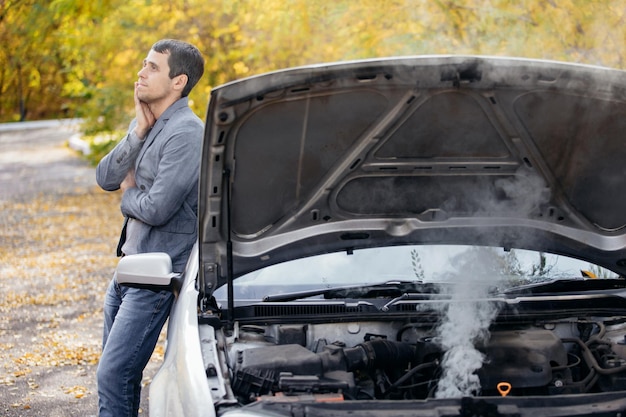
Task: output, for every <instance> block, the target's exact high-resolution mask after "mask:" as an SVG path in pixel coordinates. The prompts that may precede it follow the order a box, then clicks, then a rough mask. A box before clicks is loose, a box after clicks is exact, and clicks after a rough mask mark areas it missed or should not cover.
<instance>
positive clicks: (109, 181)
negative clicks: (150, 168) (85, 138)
mask: <svg viewBox="0 0 626 417" xmlns="http://www.w3.org/2000/svg"><path fill="white" fill-rule="evenodd" d="M135 124H136V122H135V121H134V120H133V122H132V123H131V124H130V127H129V129H128V134H127V135H126V136H125V137H124V138H123V139H122V140H121V141H120V143H118V144H117V145H116V146H115V148H113V150H112V151H111V152H109V153H108V154H107V155H106V156H105V157H104V158H102V159H101V160H100V162H99V163H98V166H97V167H96V182H97V183H98V185H99V186H100V187H101V188H102V189H103V190H105V191H115V190H119V188H120V184H121V183H122V181H124V178H125V177H126V174H127V173H128V171H130V169H131V168H132V167H133V166H134V164H135V160H136V159H137V155H138V154H139V151H140V150H141V147H142V146H143V140H140V139H139V138H138V137H137V135H135V134H134V133H133V131H134V128H135Z"/></svg>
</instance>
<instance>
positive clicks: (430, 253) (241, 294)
mask: <svg viewBox="0 0 626 417" xmlns="http://www.w3.org/2000/svg"><path fill="white" fill-rule="evenodd" d="M589 278H604V279H607V278H618V276H617V275H616V274H615V273H613V272H611V271H609V270H607V269H605V268H602V267H599V266H596V265H593V264H590V263H589V262H587V261H581V260H578V259H573V258H569V257H566V256H561V255H554V254H549V253H544V252H534V251H528V250H520V249H511V250H504V249H503V248H494V247H479V246H462V245H419V246H393V247H383V248H373V249H362V250H355V251H353V252H350V253H347V252H338V253H329V254H323V255H318V256H313V257H310V258H303V259H297V260H293V261H289V262H284V263H281V264H277V265H272V266H269V267H267V268H264V269H261V270H259V271H255V272H252V273H250V274H247V275H244V276H242V277H240V278H238V279H236V280H235V282H234V294H235V300H236V303H237V304H240V303H245V302H251V301H259V300H262V299H263V298H264V297H265V296H267V295H270V294H272V295H276V294H285V293H293V292H298V291H306V290H314V289H326V288H328V289H330V288H337V287H345V286H361V285H363V286H366V285H372V284H380V283H385V282H394V281H420V282H423V283H454V282H456V281H458V280H461V279H462V280H471V281H474V282H477V281H480V282H482V283H487V284H490V285H494V286H498V287H500V288H512V287H517V286H520V285H527V284H535V283H540V282H546V281H552V280H559V279H589ZM214 296H215V298H216V299H217V300H218V301H224V300H226V299H227V295H226V286H223V287H221V288H219V289H217V290H216V291H215V293H214Z"/></svg>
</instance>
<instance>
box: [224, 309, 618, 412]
mask: <svg viewBox="0 0 626 417" xmlns="http://www.w3.org/2000/svg"><path fill="white" fill-rule="evenodd" d="M489 333H490V336H489V338H488V339H487V340H486V341H485V342H482V343H478V344H477V346H476V349H477V350H478V351H480V352H481V353H482V355H483V365H482V367H481V368H480V369H478V370H477V372H476V374H477V376H478V377H479V379H480V392H475V393H473V394H474V396H493V395H496V396H498V395H511V396H522V395H524V396H526V395H539V396H541V395H544V396H545V395H557V394H574V393H588V392H604V391H617V390H623V389H626V341H625V335H626V318H622V317H618V318H609V319H596V320H594V321H587V320H579V319H577V318H571V319H560V320H558V321H551V322H536V323H525V324H514V325H504V324H494V325H493V326H492V328H491V329H490V331H489ZM224 344H225V346H226V352H227V358H226V359H225V361H227V362H228V369H229V372H228V378H227V379H229V380H230V387H231V388H232V393H233V394H234V395H235V396H236V398H237V401H238V402H239V403H240V404H242V403H243V404H245V403H249V402H251V401H255V400H258V399H259V398H264V397H266V396H275V395H285V396H297V395H304V394H307V395H309V394H315V395H327V396H340V397H341V398H342V399H345V400H371V399H390V400H414V399H426V398H434V397H435V396H436V393H437V386H438V381H439V380H440V378H441V376H442V373H443V370H442V366H441V364H442V357H443V355H444V353H445V352H444V351H443V349H442V347H441V345H440V343H438V338H437V334H436V333H435V331H434V327H433V326H432V324H431V325H424V324H419V323H410V322H409V323H407V322H402V321H394V322H386V321H384V322H383V321H380V322H379V321H367V322H347V323H344V322H338V323H322V324H269V325H250V324H245V325H240V326H237V327H236V328H235V330H234V332H233V335H232V336H230V337H228V338H226V340H225V341H224Z"/></svg>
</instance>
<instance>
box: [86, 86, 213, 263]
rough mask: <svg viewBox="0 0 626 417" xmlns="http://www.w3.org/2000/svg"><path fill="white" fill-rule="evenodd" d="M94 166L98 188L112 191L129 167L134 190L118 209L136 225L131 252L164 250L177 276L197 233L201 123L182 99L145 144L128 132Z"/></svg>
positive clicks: (125, 194)
mask: <svg viewBox="0 0 626 417" xmlns="http://www.w3.org/2000/svg"><path fill="white" fill-rule="evenodd" d="M135 125H136V121H135V120H133V121H132V122H131V124H130V127H129V130H128V131H129V133H128V134H127V135H126V137H124V138H123V139H122V140H121V141H120V143H118V144H117V146H116V147H115V148H114V149H113V150H112V151H111V152H110V153H109V154H108V155H106V156H105V157H104V158H103V159H102V160H101V161H100V163H99V164H98V167H97V168H96V181H97V182H98V185H100V187H102V189H104V190H106V191H115V190H118V189H119V188H120V184H121V183H122V181H123V180H124V178H125V177H126V173H127V172H128V171H129V170H130V169H131V168H132V167H133V166H134V168H135V182H136V184H137V187H136V188H130V189H127V190H126V192H125V193H124V195H123V197H122V203H121V210H122V214H123V215H124V216H125V217H127V218H132V219H137V220H139V221H140V222H138V224H139V225H140V226H139V227H138V228H136V229H135V230H134V232H133V233H134V234H135V235H133V241H135V242H136V248H137V253H146V252H166V253H168V254H169V255H170V257H171V258H172V266H173V269H174V271H175V272H182V271H183V270H184V268H185V264H186V262H187V258H188V256H189V253H190V251H191V248H192V246H193V244H194V243H195V241H196V239H197V234H198V220H197V219H198V177H199V172H200V158H201V150H202V136H203V132H204V125H203V123H202V120H200V118H199V117H197V116H196V115H195V114H194V113H193V112H192V111H191V109H190V108H189V105H188V99H187V98H186V97H184V98H181V99H180V100H178V101H177V102H175V103H174V104H172V105H171V106H170V107H169V108H168V109H167V110H166V111H165V112H164V113H163V114H162V115H161V117H159V119H158V120H157V121H156V123H155V124H154V127H153V128H152V130H151V131H150V132H149V133H148V136H147V137H146V138H145V140H143V141H140V140H139V139H138V138H137V137H136V136H135V135H134V134H131V133H130V132H132V131H133V129H134V127H135Z"/></svg>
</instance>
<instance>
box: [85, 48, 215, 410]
mask: <svg viewBox="0 0 626 417" xmlns="http://www.w3.org/2000/svg"><path fill="white" fill-rule="evenodd" d="M203 72H204V61H203V58H202V55H201V54H200V52H199V51H198V49H197V48H196V47H194V46H193V45H190V44H188V43H185V42H181V41H177V40H171V39H165V40H161V41H158V42H157V43H155V44H154V45H153V46H152V49H151V50H150V52H149V53H148V56H147V57H146V59H144V61H143V68H142V69H141V70H140V71H139V73H138V74H137V75H138V76H139V79H138V81H137V82H135V119H134V120H133V121H132V122H131V123H130V127H129V130H128V134H127V135H126V137H124V138H123V139H122V140H121V142H120V143H119V144H118V145H117V146H116V147H115V148H114V149H113V150H112V151H111V152H110V153H109V154H108V155H106V156H105V157H104V158H103V159H102V161H100V163H99V164H98V167H97V169H96V179H97V182H98V184H99V185H100V187H102V188H103V189H104V190H107V191H115V190H119V189H121V190H122V193H123V194H122V202H121V211H122V214H123V215H124V217H125V218H126V221H125V224H124V228H123V231H122V238H121V239H120V246H118V256H124V255H132V254H136V253H146V252H166V253H168V254H169V255H170V257H171V258H172V267H173V270H174V272H182V271H183V269H184V268H185V264H186V262H187V258H188V257H189V253H190V251H191V248H192V246H193V244H194V242H195V241H196V237H197V205H198V194H197V188H198V176H199V168H200V151H201V146H202V135H203V131H204V127H203V124H202V121H201V120H200V119H199V118H198V117H197V116H196V115H195V114H194V113H193V112H192V111H191V109H190V108H189V106H188V98H187V95H188V94H189V92H190V91H191V89H192V88H193V87H194V86H195V85H196V83H197V82H198V80H199V79H200V77H201V76H202V73H203ZM172 300H173V295H172V293H171V292H170V291H161V290H159V289H152V288H151V289H147V288H135V287H127V286H122V285H119V284H118V283H117V281H116V279H115V276H114V277H113V279H112V280H111V283H110V284H109V287H108V290H107V293H106V298H105V302H104V335H103V349H102V356H101V358H100V364H99V365H98V371H97V380H98V396H99V408H100V417H108V416H115V417H121V416H137V415H138V412H139V399H140V391H141V378H142V373H143V369H144V368H145V366H146V364H147V363H148V360H149V359H150V356H151V355H152V352H153V350H154V347H155V345H156V342H157V340H158V337H159V334H160V332H161V329H162V328H163V324H164V323H165V321H166V319H167V317H168V315H169V311H170V307H171V305H172Z"/></svg>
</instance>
